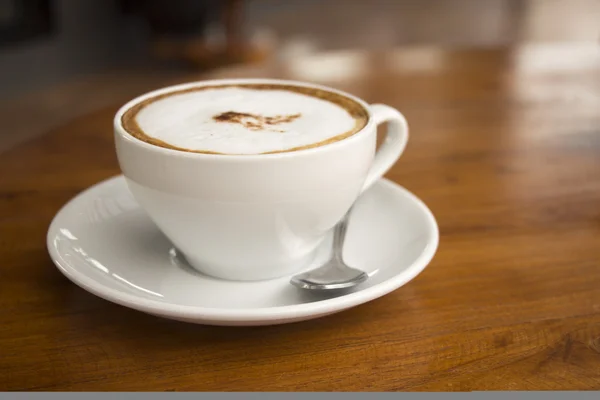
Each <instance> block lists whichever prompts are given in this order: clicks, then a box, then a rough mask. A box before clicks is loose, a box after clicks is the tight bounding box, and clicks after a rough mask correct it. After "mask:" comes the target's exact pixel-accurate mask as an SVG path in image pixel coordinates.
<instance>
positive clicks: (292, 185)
mask: <svg viewBox="0 0 600 400" xmlns="http://www.w3.org/2000/svg"><path fill="white" fill-rule="evenodd" d="M248 83H264V84H284V85H295V86H305V87H311V88H317V89H321V90H325V91H328V92H332V93H336V94H339V95H343V96H345V97H347V98H349V99H351V100H354V101H355V102H356V103H358V104H360V105H361V106H362V107H364V109H365V110H366V112H367V114H368V122H367V124H366V125H365V126H364V128H363V129H361V130H360V131H359V132H357V133H355V134H354V135H352V136H350V137H348V138H346V139H343V140H340V141H337V142H334V143H331V144H326V145H323V146H320V147H314V148H310V149H305V150H298V151H290V152H283V153H274V154H257V155H219V154H202V153H192V152H186V151H179V150H174V149H170V148H165V147H159V146H156V145H153V144H149V143H146V142H144V141H142V140H139V139H137V138H135V137H133V136H132V135H130V134H129V133H127V132H126V131H125V129H124V128H123V126H122V123H121V117H122V116H123V114H124V113H125V112H126V111H127V110H128V109H129V108H131V107H132V106H134V105H135V104H137V103H139V102H141V101H144V100H145V99H147V98H150V97H153V96H156V95H159V94H163V93H168V92H172V91H179V90H183V89H187V88H193V87H197V86H214V85H226V84H248ZM382 123H387V124H388V129H387V133H386V137H385V140H384V141H383V143H382V144H381V146H380V148H379V150H378V151H376V142H377V126H378V125H380V124H382ZM114 129H115V142H116V150H117V156H118V160H119V164H120V167H121V170H122V172H123V175H124V176H125V178H126V181H127V184H128V186H129V188H130V190H131V192H132V194H133V196H134V198H135V199H136V200H137V201H138V203H139V204H140V205H141V207H142V208H143V209H144V210H145V211H146V212H147V213H148V215H149V216H150V218H151V219H152V220H153V221H154V222H155V224H156V225H157V227H158V228H159V229H160V230H161V231H162V232H163V233H164V234H165V235H166V236H167V238H169V240H170V241H171V242H172V243H173V245H174V247H175V248H177V250H178V251H179V252H180V253H182V254H183V255H184V256H185V258H186V260H187V261H188V263H189V264H190V265H191V266H192V267H194V268H195V269H197V270H198V271H200V272H202V273H205V274H207V275H211V276H213V277H216V278H222V279H229V280H263V279H272V278H277V277H282V276H285V275H290V274H293V273H295V272H297V271H299V270H301V269H302V268H304V267H306V266H308V264H309V263H310V261H311V260H312V258H313V255H314V253H315V252H316V250H317V249H318V246H319V244H320V243H321V242H322V241H323V239H324V238H325V237H326V235H327V232H328V231H330V230H331V229H332V228H333V227H334V226H335V224H336V223H337V222H338V221H339V220H340V219H341V218H342V217H343V216H344V214H345V213H346V212H347V211H348V210H349V208H350V207H351V206H352V204H353V203H354V202H355V201H356V199H357V198H358V196H359V195H360V194H361V193H362V192H363V191H364V190H366V189H367V188H369V187H370V186H371V185H372V184H373V183H374V182H375V181H376V180H378V179H379V178H381V177H382V176H383V175H384V174H385V173H386V172H387V171H388V170H389V169H390V168H391V167H392V165H394V163H395V162H396V161H397V160H398V158H399V157H400V155H401V154H402V152H403V151H404V148H405V146H406V143H407V140H408V125H407V123H406V120H405V118H404V116H403V115H402V114H401V113H400V112H398V111H397V110H395V109H394V108H391V107H389V106H386V105H382V104H372V105H368V104H366V103H365V102H364V101H363V100H361V99H359V98H357V97H355V96H353V95H351V94H348V93H345V92H342V91H340V90H336V89H333V88H328V87H325V86H321V85H315V84H309V83H303V82H296V81H284V80H274V79H232V80H212V81H201V82H194V83H188V84H183V85H176V86H171V87H167V88H163V89H159V90H156V91H153V92H150V93H147V94H145V95H142V96H140V97H138V98H136V99H134V100H132V101H130V102H128V103H127V104H125V105H124V106H123V107H121V109H119V111H118V112H117V114H116V116H115V119H114Z"/></svg>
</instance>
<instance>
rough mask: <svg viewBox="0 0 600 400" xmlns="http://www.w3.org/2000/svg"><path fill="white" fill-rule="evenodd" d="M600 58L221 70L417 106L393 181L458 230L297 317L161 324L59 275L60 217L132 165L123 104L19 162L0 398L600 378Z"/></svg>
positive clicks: (557, 384)
mask: <svg viewBox="0 0 600 400" xmlns="http://www.w3.org/2000/svg"><path fill="white" fill-rule="evenodd" d="M599 59H600V55H599V54H598V53H597V49H596V48H595V47H594V46H590V47H589V48H588V47H585V46H584V47H581V48H579V47H574V46H546V47H523V48H519V49H513V50H510V49H499V50H469V51H466V50H465V51H441V50H436V49H418V50H411V49H404V50H398V51H393V52H386V53H380V54H378V53H361V52H356V53H352V52H351V53H339V54H330V55H317V56H311V57H310V58H308V59H304V60H298V61H296V62H294V63H293V64H288V65H277V66H273V67H268V68H267V67H260V68H259V67H256V68H253V69H246V68H241V69H237V70H229V71H225V72H223V73H221V74H219V76H273V77H291V78H295V79H302V80H312V81H314V82H318V83H326V84H329V85H331V86H335V87H338V88H341V89H346V90H349V91H351V92H353V93H355V94H357V95H359V96H361V97H363V98H364V99H366V100H368V101H370V102H383V103H387V104H390V105H393V106H395V107H398V108H399V109H400V110H402V111H403V112H404V113H405V115H406V116H407V118H408V121H409V123H410V126H411V139H410V142H409V146H408V147H407V149H406V152H405V155H404V156H403V157H402V159H401V160H400V161H399V162H398V164H397V165H396V166H395V167H394V169H393V170H392V171H391V172H390V173H389V174H388V177H389V178H391V179H393V180H394V181H396V182H398V183H400V184H402V185H403V186H405V187H407V188H408V189H409V190H411V191H413V192H414V193H415V194H417V195H418V196H420V197H421V198H422V199H423V200H424V201H425V202H426V203H427V204H428V205H429V206H430V208H431V209H432V211H433V212H434V214H435V215H436V217H437V219H438V222H439V225H440V232H441V242H440V247H439V251H438V253H437V255H436V257H435V258H434V260H433V262H432V263H431V265H430V266H429V268H427V269H426V270H425V271H424V272H423V273H422V275H420V276H418V277H417V278H416V279H415V280H414V281H412V282H410V283H409V284H407V285H406V286H404V287H402V288H400V289H399V290H397V291H395V292H393V293H391V294H390V295H388V296H385V297H383V298H381V299H378V300H375V301H373V302H371V303H368V304H365V305H362V306H359V307H357V308H355V309H352V310H349V311H346V312H343V313H340V314H337V315H333V316H330V317H326V318H323V319H318V320H313V321H308V322H302V323H297V324H291V325H282V326H275V327H260V328H216V327H205V326H197V325H188V324H184V323H179V322H173V321H169V320H163V319H158V318H155V317H151V316H147V315H144V314H142V313H139V312H136V311H133V310H129V309H127V308H124V307H121V306H117V305H114V304H111V303H109V302H107V301H104V300H101V299H99V298H97V297H94V296H93V295H91V294H88V293H87V292H85V291H83V290H82V289H80V288H78V287H77V286H75V285H74V284H72V283H70V282H69V281H68V280H67V279H66V278H64V277H63V276H62V275H61V274H60V273H59V272H58V270H57V269H56V268H55V267H54V266H53V264H52V262H51V261H50V259H49V257H48V255H47V251H46V247H45V235H46V230H47V228H48V224H49V223H50V220H51V218H52V217H53V216H54V213H55V212H56V211H57V210H58V209H59V208H60V207H61V206H62V205H63V204H64V203H65V202H66V201H67V200H69V199H70V198H71V197H72V196H74V195H75V194H76V193H78V192H79V191H81V190H83V189H85V188H86V187H88V186H89V185H92V184H94V183H96V182H98V181H99V180H102V179H104V178H107V177H109V176H112V175H114V174H116V173H118V172H119V171H118V167H117V162H116V157H115V154H114V151H113V140H112V132H111V119H112V115H113V113H114V112H115V111H116V109H117V107H118V106H119V105H118V104H115V105H114V107H111V108H108V109H104V110H102V111H99V112H96V113H93V114H91V115H87V116H84V117H80V118H77V119H76V120H74V121H72V122H71V123H68V124H67V125H64V126H62V127H60V128H58V129H55V130H53V131H51V132H48V134H46V135H44V136H42V137H39V138H37V139H33V140H32V141H30V142H28V143H23V144H21V145H19V146H18V147H15V148H13V149H11V150H9V151H7V152H5V153H3V154H0V260H1V261H2V263H1V264H0V306H1V310H2V311H1V313H0V390H235V391H237V390H269V391H277V390H283V391H287V390H310V391H313V390H317V391H318V390H340V391H345V390H358V391H360V390H365V391H369V390H378V391H393V390H485V389H494V390H501V389H504V390H518V389H524V390H547V389H561V390H568V389H577V390H584V389H596V390H597V389H600V262H599V261H600V130H599V127H600V60H599ZM332 69H333V71H332Z"/></svg>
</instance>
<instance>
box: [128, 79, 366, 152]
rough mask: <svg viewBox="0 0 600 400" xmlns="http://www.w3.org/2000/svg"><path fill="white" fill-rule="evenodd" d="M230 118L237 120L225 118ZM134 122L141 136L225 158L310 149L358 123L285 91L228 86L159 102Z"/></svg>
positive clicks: (319, 102)
mask: <svg viewBox="0 0 600 400" xmlns="http://www.w3.org/2000/svg"><path fill="white" fill-rule="evenodd" d="M240 113H241V114H242V116H240ZM231 114H234V115H236V116H237V117H238V118H237V119H236V118H225V117H228V116H230V115H231ZM244 114H250V116H248V115H246V116H244ZM219 116H221V118H218V117H219ZM265 118H266V119H265ZM135 119H136V122H137V125H138V126H139V128H140V129H141V130H142V131H143V132H144V134H145V135H147V136H149V137H151V138H154V139H158V140H161V141H163V142H165V143H167V144H169V145H171V146H175V147H178V148H183V149H188V150H194V151H210V152H218V153H225V154H257V153H266V152H272V151H285V150H290V149H293V148H297V147H303V146H309V145H311V144H315V143H319V142H322V141H326V140H328V139H331V138H333V137H335V136H338V135H342V134H344V133H347V132H352V131H354V130H356V124H357V122H356V118H354V117H353V116H352V115H351V114H350V113H349V112H348V111H347V110H346V109H345V108H343V107H342V106H340V105H338V104H335V103H333V102H330V101H327V100H322V99H319V98H317V97H313V96H310V95H305V94H301V93H297V92H293V91H289V90H276V89H253V88H244V87H233V86H232V87H222V88H214V89H210V88H208V89H203V90H197V91H188V92H181V93H175V94H173V95H171V96H167V97H163V98H159V99H157V100H155V101H153V102H151V103H149V104H147V105H146V106H145V107H143V108H142V109H141V110H139V112H138V114H137V115H136V116H135ZM265 121H266V122H265Z"/></svg>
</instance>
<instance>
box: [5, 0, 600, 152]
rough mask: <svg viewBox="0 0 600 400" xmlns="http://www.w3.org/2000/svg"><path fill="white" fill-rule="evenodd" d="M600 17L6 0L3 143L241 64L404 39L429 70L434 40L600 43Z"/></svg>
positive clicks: (385, 3)
mask: <svg viewBox="0 0 600 400" xmlns="http://www.w3.org/2000/svg"><path fill="white" fill-rule="evenodd" d="M599 27H600V0H0V121H2V130H1V131H0V151H2V150H3V149H6V148H8V147H12V146H15V145H16V144H18V143H20V142H22V141H25V140H27V139H28V138H31V137H34V136H36V135H39V134H42V133H45V132H47V131H48V130H49V129H52V128H53V127H55V126H57V125H59V124H61V123H64V122H65V121H68V120H69V119H72V118H74V117H76V116H78V115H82V114H85V113H87V112H90V111H93V110H96V109H99V108H102V107H107V106H115V105H119V104H121V103H122V102H124V101H126V100H128V99H130V98H131V97H134V96H136V95H138V94H141V93H143V92H145V91H147V90H151V89H154V88H157V87H160V86H164V85H166V84H169V83H172V82H179V81H183V80H186V79H200V78H201V77H203V76H205V75H204V74H207V73H210V72H211V71H218V70H220V69H223V68H229V67H232V66H248V67H249V68H250V67H256V68H260V66H261V65H264V64H269V63H273V62H287V63H289V64H291V65H294V60H301V59H303V57H306V56H307V55H310V54H313V53H314V54H318V53H323V52H334V53H332V54H342V53H339V52H344V51H356V50H360V49H368V50H371V51H377V50H385V49H390V48H394V49H396V48H398V49H412V50H415V51H414V52H413V53H412V54H414V56H415V59H416V60H417V62H416V63H415V64H414V65H415V68H422V67H426V66H427V65H428V63H431V62H434V61H433V60H432V57H433V58H435V54H436V53H435V52H432V51H431V49H440V48H444V49H445V48H453V49H455V48H458V49H461V48H482V47H484V48H498V47H505V48H510V47H514V46H525V45H529V44H539V45H544V44H553V45H557V44H558V45H560V44H565V43H566V44H568V45H569V46H570V48H576V47H577V46H578V45H579V44H581V45H582V46H590V45H592V46H597V44H598V40H599V39H600V36H599ZM420 50H424V51H420ZM335 52H338V53H335ZM419 57H421V58H419ZM539 57H542V58H539ZM539 57H538V62H541V63H542V64H543V63H544V62H546V61H548V60H546V61H544V59H543V56H542V55H539ZM423 58H424V59H423ZM415 59H413V61H414V60H415ZM405 61H406V62H411V60H408V59H405ZM555 61H556V60H554V61H553V62H555ZM579 61H580V60H579ZM579 61H576V62H579ZM561 62H567V63H568V62H569V60H568V59H565V60H562V61H561ZM350 64H351V63H350ZM298 65H300V64H298ZM299 67H301V68H306V71H308V70H309V69H310V68H313V70H314V71H313V72H314V73H313V74H312V75H311V74H306V76H305V80H319V76H335V75H336V74H342V75H343V74H344V73H345V72H347V70H348V68H349V65H348V62H345V63H340V62H336V59H335V57H334V58H332V59H330V62H326V63H320V64H319V65H318V66H312V67H311V66H310V65H304V64H302V65H301V66H299ZM350 67H351V66H350ZM248 71H251V69H249V70H248ZM313 78H314V79H313Z"/></svg>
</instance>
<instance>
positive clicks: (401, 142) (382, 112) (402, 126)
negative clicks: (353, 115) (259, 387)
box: [361, 104, 408, 193]
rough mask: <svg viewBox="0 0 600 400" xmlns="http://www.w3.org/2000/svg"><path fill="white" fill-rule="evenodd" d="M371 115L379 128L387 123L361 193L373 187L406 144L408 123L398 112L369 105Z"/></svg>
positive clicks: (396, 159)
mask: <svg viewBox="0 0 600 400" xmlns="http://www.w3.org/2000/svg"><path fill="white" fill-rule="evenodd" d="M370 108H371V115H372V117H373V120H374V121H375V124H376V125H377V126H379V125H380V124H383V123H384V122H387V125H388V127H387V132H386V133H385V139H384V140H383V142H382V144H381V146H379V150H378V151H377V154H375V158H374V159H373V164H372V165H371V169H370V170H369V173H368V175H367V179H366V180H365V183H364V185H363V188H362V190H361V193H362V192H364V191H365V190H367V189H368V188H369V187H371V185H373V184H374V183H375V182H376V181H377V180H378V179H379V178H381V177H382V176H383V175H385V173H386V172H388V171H389V170H390V168H392V166H393V165H394V164H395V163H396V161H398V159H399V158H400V156H401V155H402V152H403V151H404V148H405V147H406V143H407V142H408V123H407V122H406V118H404V115H402V114H401V113H400V111H398V110H396V109H395V108H392V107H390V106H386V105H385V104H371V106H370Z"/></svg>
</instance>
